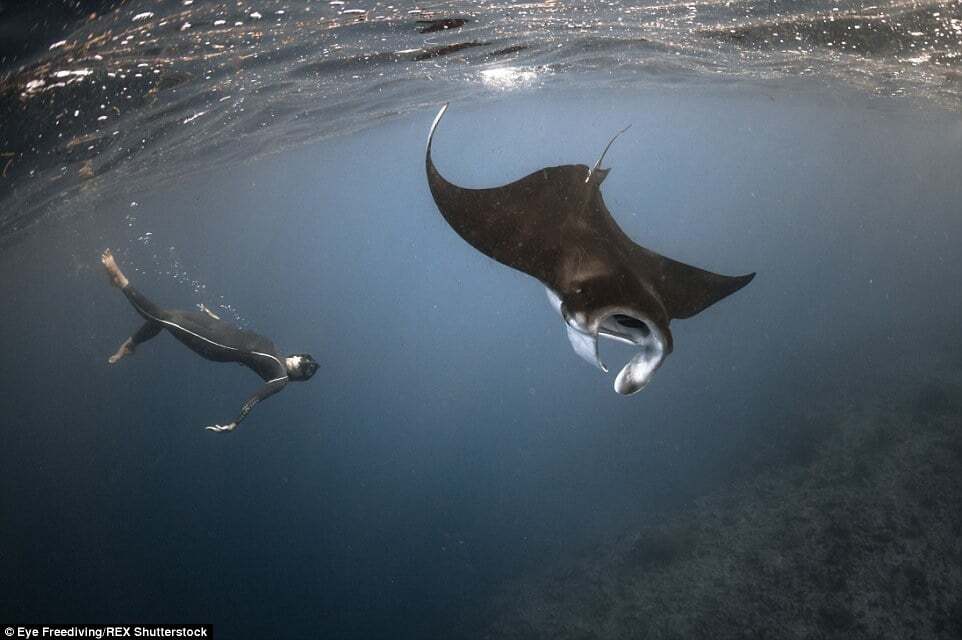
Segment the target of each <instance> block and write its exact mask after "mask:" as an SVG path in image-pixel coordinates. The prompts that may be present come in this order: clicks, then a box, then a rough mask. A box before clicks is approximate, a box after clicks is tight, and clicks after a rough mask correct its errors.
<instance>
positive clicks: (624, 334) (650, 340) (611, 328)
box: [545, 287, 667, 396]
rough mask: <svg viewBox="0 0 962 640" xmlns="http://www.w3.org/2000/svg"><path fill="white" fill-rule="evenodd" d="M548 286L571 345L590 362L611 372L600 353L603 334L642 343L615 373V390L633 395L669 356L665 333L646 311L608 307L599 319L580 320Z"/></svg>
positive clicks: (604, 370) (632, 342) (598, 314)
mask: <svg viewBox="0 0 962 640" xmlns="http://www.w3.org/2000/svg"><path fill="white" fill-rule="evenodd" d="M545 290H546V292H547V294H548V301H549V302H550V303H551V306H552V307H553V308H554V310H555V311H557V312H558V315H560V316H561V319H562V320H564V322H565V328H566V329H567V331H568V342H570V343H571V348H572V349H574V351H575V353H577V354H578V355H579V356H581V358H582V359H584V360H585V362H587V363H588V364H591V365H594V366H596V367H598V368H599V369H601V370H602V371H603V372H605V373H608V367H606V366H605V363H604V362H602V360H601V356H600V355H599V354H598V338H599V337H602V338H607V339H609V340H615V341H617V342H621V343H624V344H630V345H632V346H636V347H639V350H638V353H636V354H635V355H634V356H633V357H632V358H631V360H629V361H628V363H627V364H626V365H625V366H624V367H623V368H622V369H621V371H620V372H618V375H617V377H615V391H617V392H618V393H620V394H621V395H625V396H630V395H632V394H634V393H638V392H639V391H641V390H642V389H644V388H645V387H646V386H648V383H649V382H650V381H651V376H652V375H653V374H654V373H655V371H656V370H657V369H658V367H659V366H661V362H662V360H664V358H665V345H666V344H667V341H666V340H665V336H664V335H663V334H662V332H661V330H660V329H659V328H658V326H657V325H656V324H655V323H654V322H652V321H651V320H649V319H648V318H647V317H646V316H644V315H643V314H639V313H634V312H632V311H631V310H627V309H623V308H616V309H606V310H604V311H602V312H600V313H597V314H596V315H595V318H600V320H595V322H588V319H587V318H581V319H580V321H579V319H576V318H573V317H571V316H569V315H568V313H567V312H566V311H565V309H564V304H563V303H562V301H561V298H560V297H559V296H558V294H556V293H555V292H554V291H552V290H551V289H550V288H547V287H545Z"/></svg>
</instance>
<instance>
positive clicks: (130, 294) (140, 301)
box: [100, 249, 170, 338]
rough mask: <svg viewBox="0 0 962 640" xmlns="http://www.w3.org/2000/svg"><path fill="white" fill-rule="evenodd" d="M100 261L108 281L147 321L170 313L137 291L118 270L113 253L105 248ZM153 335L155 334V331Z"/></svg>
mask: <svg viewBox="0 0 962 640" xmlns="http://www.w3.org/2000/svg"><path fill="white" fill-rule="evenodd" d="M100 262H101V263H103V265H104V268H105V269H106V270H107V273H108V274H109V275H110V282H111V284H113V285H114V286H115V287H117V288H118V289H120V290H121V291H123V292H124V295H125V296H127V300H129V301H130V304H132V305H133V307H134V309H136V311H137V313H139V314H140V315H142V316H143V317H144V319H145V320H147V321H148V322H162V321H164V320H167V319H168V318H169V316H170V314H169V313H168V312H167V311H165V310H164V309H162V308H160V307H158V306H157V305H156V304H154V303H153V302H151V301H150V300H149V299H148V298H147V296H145V295H144V294H142V293H141V292H139V291H137V290H136V289H135V288H134V287H132V286H131V285H130V280H128V279H127V276H125V275H124V272H123V271H121V270H120V267H118V266H117V261H116V260H114V255H113V254H112V253H111V252H110V249H107V250H106V251H104V252H103V255H101V256H100ZM154 335H157V334H156V332H155V333H154ZM150 337H151V338H153V337H154V336H153V335H152V336H150Z"/></svg>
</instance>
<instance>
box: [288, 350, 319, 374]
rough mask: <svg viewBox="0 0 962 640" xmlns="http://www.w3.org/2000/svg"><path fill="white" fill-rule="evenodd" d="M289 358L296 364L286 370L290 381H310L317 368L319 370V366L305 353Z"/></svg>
mask: <svg viewBox="0 0 962 640" xmlns="http://www.w3.org/2000/svg"><path fill="white" fill-rule="evenodd" d="M290 358H291V359H293V360H294V361H295V362H296V364H295V365H294V366H293V367H290V368H289V370H288V374H287V375H288V377H290V378H291V380H310V379H311V376H313V375H314V374H315V373H317V370H318V368H320V365H319V364H317V362H315V361H314V358H312V357H311V356H310V355H308V354H306V353H297V354H294V355H292V356H290Z"/></svg>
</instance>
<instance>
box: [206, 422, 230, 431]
mask: <svg viewBox="0 0 962 640" xmlns="http://www.w3.org/2000/svg"><path fill="white" fill-rule="evenodd" d="M204 428H205V429H207V430H208V431H216V432H217V433H223V432H224V431H233V430H234V429H236V428H237V423H236V422H231V423H229V424H214V425H211V426H209V427H204Z"/></svg>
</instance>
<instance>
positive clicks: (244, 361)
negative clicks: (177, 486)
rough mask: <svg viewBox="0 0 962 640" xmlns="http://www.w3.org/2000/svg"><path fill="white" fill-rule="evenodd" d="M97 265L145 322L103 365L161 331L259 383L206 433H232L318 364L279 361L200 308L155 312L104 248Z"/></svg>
mask: <svg viewBox="0 0 962 640" xmlns="http://www.w3.org/2000/svg"><path fill="white" fill-rule="evenodd" d="M100 261H101V262H102V263H103V265H104V268H105V269H106V270H107V273H108V274H109V275H110V282H111V284H113V285H114V286H115V287H117V288H119V289H120V290H121V291H123V293H124V295H125V296H127V300H129V301H130V304H132V305H133V307H134V309H135V310H136V311H137V313H139V314H140V315H141V316H142V317H143V318H144V320H146V322H145V323H144V325H143V326H142V327H140V329H138V330H137V332H136V333H135V334H134V335H132V336H131V337H129V338H127V340H125V341H124V343H123V344H122V345H120V348H119V349H117V352H116V353H115V354H114V355H112V356H110V358H109V359H108V360H107V362H108V363H109V364H116V363H117V362H119V361H120V360H121V359H122V358H123V357H125V356H129V355H131V354H132V353H134V351H135V350H136V348H137V346H138V345H140V344H142V343H144V342H147V341H148V340H150V339H151V338H153V337H154V336H156V335H157V334H158V333H160V331H161V330H162V329H167V331H169V332H170V333H171V335H173V336H174V337H175V338H177V339H178V340H179V341H181V342H182V343H184V344H185V345H187V346H188V347H189V348H190V349H191V350H192V351H194V352H195V353H197V354H199V355H200V356H202V357H204V358H206V359H208V360H214V361H216V362H237V363H239V364H241V365H244V366H246V367H248V368H250V369H253V370H254V372H255V373H256V374H257V375H259V376H260V377H261V378H262V379H263V380H264V381H265V383H266V384H265V385H264V386H263V387H261V389H260V390H259V391H258V392H257V393H255V394H254V395H252V396H251V397H250V398H249V399H248V400H247V402H245V403H244V406H242V407H241V410H240V413H239V414H238V415H237V417H236V418H234V421H233V422H229V423H227V424H223V425H221V424H215V425H212V426H209V427H206V428H207V429H208V430H209V431H218V432H223V431H233V430H234V429H235V428H237V425H238V424H240V422H241V421H242V420H243V419H244V418H246V417H247V414H249V413H250V412H251V409H253V408H254V405H256V404H257V403H258V402H260V401H261V400H263V399H265V398H268V397H270V396H272V395H274V394H275V393H277V392H278V391H280V390H281V389H283V388H284V387H285V386H286V385H287V383H288V382H289V381H291V380H295V381H303V380H310V378H311V376H313V375H314V373H315V372H317V368H318V364H317V362H315V361H314V358H312V357H311V356H309V355H307V354H305V353H301V354H294V355H290V356H287V357H282V356H280V355H278V353H277V348H276V347H275V346H274V343H273V342H271V341H270V340H269V339H268V338H265V337H264V336H261V335H258V334H256V333H253V332H251V331H244V330H243V329H239V328H237V327H235V326H233V325H231V324H230V323H228V322H225V321H223V320H221V319H220V318H219V317H217V316H216V315H215V314H214V313H213V312H212V311H210V310H209V309H207V308H206V307H203V306H201V309H202V312H199V311H171V310H167V309H161V308H160V307H158V306H157V305H155V304H154V303H153V302H151V301H150V300H148V299H147V298H146V297H145V296H144V294H142V293H140V292H139V291H137V290H136V289H135V288H134V287H133V286H131V284H130V281H129V280H128V279H127V277H126V276H125V275H124V273H123V271H121V270H120V267H118V266H117V261H116V260H114V256H113V254H112V253H111V252H110V249H107V250H106V251H104V252H103V255H101V256H100Z"/></svg>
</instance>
